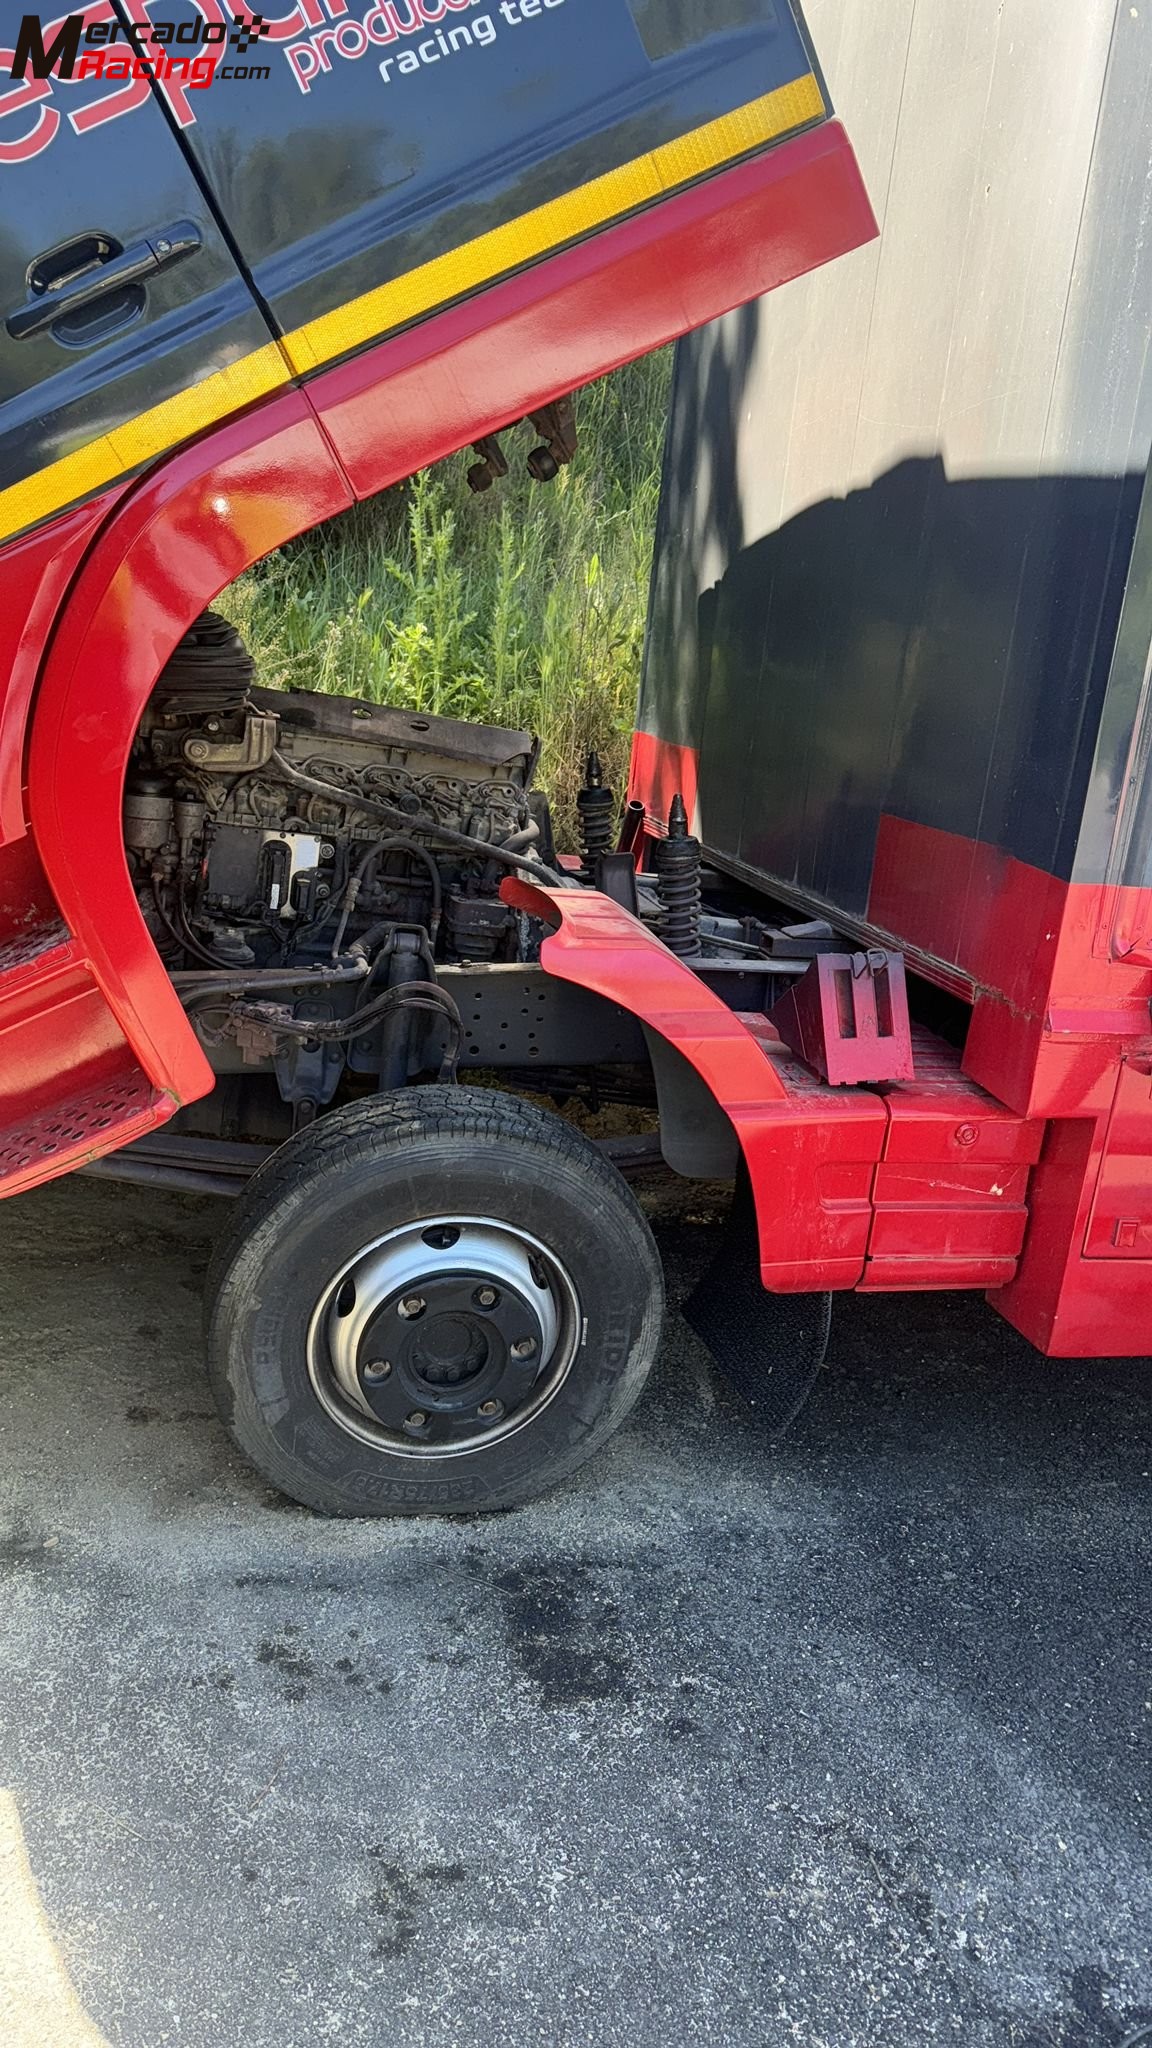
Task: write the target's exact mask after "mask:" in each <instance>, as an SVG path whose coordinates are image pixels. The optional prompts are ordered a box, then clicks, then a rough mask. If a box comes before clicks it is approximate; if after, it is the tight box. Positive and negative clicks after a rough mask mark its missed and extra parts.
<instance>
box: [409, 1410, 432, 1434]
mask: <svg viewBox="0 0 1152 2048" xmlns="http://www.w3.org/2000/svg"><path fill="white" fill-rule="evenodd" d="M427 1420H428V1417H427V1416H426V1415H425V1413H424V1410H423V1409H422V1408H414V1409H413V1410H412V1413H411V1415H407V1416H405V1418H404V1427H405V1429H423V1427H424V1424H425V1423H426V1422H427Z"/></svg>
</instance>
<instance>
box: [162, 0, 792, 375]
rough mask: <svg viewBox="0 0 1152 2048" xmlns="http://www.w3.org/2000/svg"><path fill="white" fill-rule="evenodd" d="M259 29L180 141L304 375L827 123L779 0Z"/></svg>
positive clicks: (488, 5) (274, 22)
mask: <svg viewBox="0 0 1152 2048" xmlns="http://www.w3.org/2000/svg"><path fill="white" fill-rule="evenodd" d="M171 4H172V5H174V6H176V7H177V9H178V8H179V7H180V6H181V5H187V4H188V0H171ZM228 4H229V5H230V6H232V7H234V9H235V10H236V12H237V13H239V12H240V11H241V9H240V0H228ZM261 14H262V17H263V21H264V28H263V30H262V33H261V35H260V37H259V41H258V44H256V45H254V46H253V48H252V50H251V51H250V52H249V53H248V59H247V63H248V67H249V72H250V74H251V73H260V72H264V71H266V72H267V74H268V75H267V76H255V75H250V76H249V78H248V81H247V84H246V85H242V84H241V83H240V82H239V81H238V80H233V81H232V82H230V83H229V84H227V85H225V84H224V83H223V82H221V84H220V85H218V86H217V87H214V89H213V90H212V91H211V92H210V93H204V94H202V95H200V96H199V100H198V103H197V106H196V110H195V112H196V119H195V122H194V123H193V124H191V125H190V126H188V127H187V128H186V129H185V130H184V131H183V135H182V140H183V143H184V146H185V148H186V149H187V150H188V151H189V153H190V154H191V156H192V158H193V159H194V161H195V163H196V165H197V168H198V170H199V171H200V173H201V175H202V177H203V180H204V182H205V185H206V187H207V188H208V189H209V190H210V191H211V192H212V194H213V196H214V198H215V200H216V203H217V206H218V208H219V210H220V212H221V214H222V216H223V217H224V218H225V219H226V220H227V222H228V224H229V229H230V231H231V233H232V235H233V236H234V238H235V243H236V246H237V248H238V250H239V251H240V254H241V256H242V258H243V261H244V263H245V264H246V266H247V267H248V269H249V271H250V273H251V275H252V277H253V280H254V283H255V285H256V287H257V289H258V291H259V293H260V296H261V298H262V300H263V301H264V303H265V304H266V305H267V306H268V307H269V308H270V310H271V313H272V315H273V317H274V319H275V321H276V324H277V327H278V330H279V332H280V333H281V334H282V336H283V337H284V348H285V353H286V355H287V357H288V359H289V361H290V362H291V364H292V366H293V368H294V369H295V370H296V371H297V372H299V373H301V374H307V373H308V372H310V371H314V370H316V369H318V368H321V367H322V366H324V365H325V364H327V363H331V362H333V361H334V360H336V359H337V358H339V357H341V356H345V355H348V354H349V353H351V352H352V351H354V350H356V349H358V348H360V347H362V346H365V345H367V344H370V343H371V342H373V341H375V340H376V339H378V338H379V337H381V336H383V335H385V334H388V333H391V332H393V331H395V330H396V329H398V328H401V327H404V326H406V325H408V324H410V323H411V322H413V321H417V320H420V319H421V318H423V317H425V316H426V315H428V314H429V313H431V312H434V311H435V310H437V309H439V308H440V307H442V306H445V305H447V304H450V303H452V302H453V301H456V300H459V299H461V298H464V297H467V296H469V295H470V294H472V293H473V292H475V291H477V290H479V289H481V288H482V287H484V286H485V285H488V284H490V283H492V282H494V281H495V279H497V278H498V277H503V276H507V275H509V274H510V273H512V272H514V271H516V270H518V269H521V268H523V267H524V266H526V265H528V264H531V263H533V262H535V261H537V260H538V259H539V258H540V257H542V256H545V255H547V254H549V253H551V252H552V251H554V250H557V249H559V248H562V247H564V246H566V245H569V244H571V243H573V242H578V241H581V240H583V239H584V238H585V237H586V236H588V235H590V234H593V233H595V232H596V231H597V230H598V229H599V228H602V227H604V226H605V225H607V223H608V222H609V221H613V220H618V219H620V218H622V217H623V216H625V215H627V214H629V213H632V212H635V211H638V210H640V209H642V208H647V207H649V206H651V205H652V204H653V203H654V202H657V201H659V200H660V199H662V198H664V197H666V196H667V194H668V193H669V192H670V191H672V190H675V189H677V188H678V187H680V186H683V185H687V184H691V183H693V182H695V181H696V180H698V179H700V178H703V177H706V176H708V175H709V174H710V173H711V172H713V171H716V170H718V169H720V168H722V167H724V166H726V165H728V164H731V163H733V162H734V161H736V160H738V159H739V158H741V157H743V156H746V155H749V154H751V153H754V152H756V151H758V150H760V149H763V148H765V147H767V146H768V145H770V144H771V143H773V142H775V141H778V140H780V139H782V138H783V137H784V136H785V135H791V134H795V133H796V132H797V131H798V130H799V129H802V128H805V127H808V126H811V125H813V124H814V123H816V122H818V121H821V120H823V119H824V118H825V117H826V113H827V104H826V101H825V98H824V95H823V91H822V88H821V85H820V83H819V80H818V78H817V77H816V75H815V71H814V59H813V56H812V53H811V50H810V48H809V46H808V44H807V41H806V39H805V35H804V32H803V30H802V27H801V25H800V23H799V20H798V17H797V16H796V15H795V14H794V12H793V11H792V9H791V8H790V7H789V5H788V4H787V0H262V6H261Z"/></svg>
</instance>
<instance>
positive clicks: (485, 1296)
mask: <svg viewBox="0 0 1152 2048" xmlns="http://www.w3.org/2000/svg"><path fill="white" fill-rule="evenodd" d="M499 1299H500V1296H499V1295H498V1293H497V1292H496V1289H495V1288H494V1287H478V1288H477V1289H476V1306H477V1308H495V1306H496V1303H497V1302H498V1301H499Z"/></svg>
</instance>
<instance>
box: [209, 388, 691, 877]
mask: <svg viewBox="0 0 1152 2048" xmlns="http://www.w3.org/2000/svg"><path fill="white" fill-rule="evenodd" d="M669 374H670V356H669V352H667V351H664V352H662V353H660V354H657V355H655V356H650V357H648V358H647V359H646V360H645V361H643V362H640V363H633V364H631V365H629V366H628V367H627V368H626V369H623V370H620V371H617V373H616V374H615V376H613V377H609V378H606V379H605V380H604V381H603V382H602V383H600V384H596V385H593V386H591V387H589V389H588V390H587V391H585V392H584V393H582V394H581V397H580V399H579V401H578V406H577V414H578V419H579V425H580V451H579V453H578V454H577V456H576V458H575V460H574V462H573V463H572V464H571V466H570V467H569V468H567V469H564V470H562V471H561V473H560V476H559V477H558V479H557V480H556V482H555V483H553V484H550V485H540V484H534V483H532V482H531V481H530V480H529V478H528V476H527V474H526V472H525V470H524V458H525V456H526V455H527V452H528V449H529V448H530V447H531V446H532V441H531V439H530V438H529V435H530V431H531V430H530V429H529V428H518V429H516V430H514V431H513V432H512V433H510V434H509V435H508V436H507V437H506V438H505V441H504V449H505V454H506V455H507V456H508V457H509V461H510V465H511V474H510V475H509V476H508V478H507V479H506V480H505V481H504V482H502V483H497V484H496V485H495V486H494V488H493V489H492V490H491V491H490V492H488V493H487V494H486V495H484V496H482V497H474V496H473V495H472V493H471V492H470V491H469V489H468V486H467V482H466V478H465V472H466V470H467V468H468V458H467V457H464V456H458V457H455V458H454V459H453V460H452V461H450V462H447V463H442V464H441V465H440V466H439V467H438V468H436V469H434V470H425V471H423V472H421V474H420V475H418V476H416V477H414V478H413V479H412V481H411V482H410V483H409V484H406V485H404V486H402V487H400V488H399V489H397V490H393V491H386V492H384V493H383V495H382V496H381V497H380V498H378V499H375V500H373V501H372V502H371V503H369V504H366V505H359V506H356V507H355V508H354V509H353V510H352V511H350V512H347V513H342V514H341V515H340V516H339V517H338V518H336V519H333V520H330V521H329V522H328V523H327V524H326V525H325V526H322V527H318V528H317V529H315V530H314V531H313V532H312V533H309V534H306V535H304V536H303V537H302V538H301V539H300V540H298V541H295V542H293V543H291V544H290V545H289V546H288V547H286V548H283V549H281V550H280V552H279V553H278V554H276V555H273V556H271V557H269V559H268V560H267V561H265V562H262V563H260V564H258V565H257V567H255V568H254V569H252V570H250V571H249V572H248V573H247V575H245V576H243V577H241V579H240V580H239V582H237V583H235V584H233V585H232V587H231V589H230V590H229V591H227V592H226V593H225V595H224V597H223V598H222V599H221V600H220V609H221V610H223V611H225V612H227V614H228V616H229V617H230V618H232V619H233V620H234V622H235V623H236V625H237V626H239V628H240V630H241V631H242V632H243V634H244V636H245V638H246V639H247V641H248V644H249V646H250V647H251V649H252V652H253V654H254V656H255V657H256V662H257V668H258V673H259V676H260V680H261V681H262V682H263V683H266V684H268V685H270V686H272V687H278V688H296V689H309V690H327V691H332V692H334V693H337V694H340V695H347V696H353V697H361V698H367V699H370V700H371V701H373V702H376V703H386V704H394V705H396V706H398V707H400V708H402V709H407V710H416V711H431V712H437V713H440V714H441V715H443V716H446V717H451V718H469V719H476V720H479V721H482V722H484V723H487V724H492V725H505V726H511V727H514V728H521V727H524V728H527V729H529V730H531V731H532V732H534V733H537V734H538V735H539V738H540V741H541V748H542V755H541V780H542V782H543V785H544V787H545V788H546V789H547V790H548V792H549V795H550V796H551V798H552V800H553V804H554V808H555V811H556V815H557V829H558V835H559V837H560V842H561V844H562V845H570V844H572V843H573V830H574V821H575V806H574V801H573V799H574V797H575V792H576V789H577V788H578V787H579V784H580V782H581V781H582V779H583V763H584V756H585V754H586V753H587V751H588V749H589V747H592V746H595V747H597V748H598V749H599V751H600V754H601V758H602V760H603V761H604V765H605V768H606V770H607V771H608V775H609V779H610V780H611V781H612V784H613V787H614V788H615V789H616V790H617V791H618V792H622V791H623V787H624V782H625V778H626V774H627V756H628V740H629V735H630V733H631V730H632V723H633V713H634V710H635V704H636V693H637V688H638V684H639V676H640V659H641V653H642V648H643V636H644V615H645V609H646V605H647V598H648V575H649V568H650V565H651V557H652V540H653V534H654V531H655V524H656V505H657V499H658V496H659V485H660V458H661V450H662V444H663V436H664V420H665V415H666V411H667V403H668V380H669Z"/></svg>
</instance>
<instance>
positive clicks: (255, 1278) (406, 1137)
mask: <svg viewBox="0 0 1152 2048" xmlns="http://www.w3.org/2000/svg"><path fill="white" fill-rule="evenodd" d="M663 1304H664V1289H663V1278H662V1274H661V1269H660V1261H659V1255H658V1253H657V1251H656V1247H655V1245H654V1243H653V1241H652V1234H651V1232H650V1230H649V1228H648V1225H647V1223H646V1221H645V1219H644V1217H643V1215H642V1214H641V1212H640V1209H639V1208H638V1206H637V1204H636V1202H635V1200H634V1198H633V1196H632V1194H631V1192H630V1190H629V1189H628V1187H627V1185H626V1184H625V1182H624V1180H623V1179H622V1178H621V1176H620V1174H619V1173H618V1172H617V1171H616V1169H615V1167H614V1166H612V1165H611V1164H610V1163H609V1162H608V1161H607V1160H605V1159H603V1158H602V1157H601V1156H600V1154H599V1153H598V1152H597V1150H596V1148H595V1147H594V1146H593V1145H591V1144H590V1143H589V1142H588V1140H587V1139H586V1138H584V1137H582V1136H581V1135H580V1133H579V1132H577V1131H574V1130H573V1129H572V1128H571V1127H570V1126H569V1125H567V1124H565V1123H563V1122H561V1120H560V1119H559V1118H558V1117H555V1116H551V1115H549V1114H547V1113H546V1112H545V1111H543V1110H540V1109H537V1108H534V1107H533V1106H531V1105H530V1104H528V1103H525V1102H521V1101H519V1100H517V1099H516V1098H515V1097H511V1096H507V1095H500V1094H497V1093H495V1092H489V1091H488V1090H481V1089H468V1088H446V1087H428V1088H409V1089H405V1090H403V1091H401V1092H399V1093H397V1094H393V1095H382V1096H375V1097H373V1098H372V1100H371V1101H369V1102H363V1103H357V1104H354V1105H352V1106H351V1107H348V1108H344V1109H339V1110H336V1111H334V1112H333V1113H332V1114H331V1115H330V1116H326V1117H324V1118H323V1119H322V1121H321V1122H320V1123H318V1124H315V1125H313V1126H312V1127H311V1128H310V1129H309V1130H307V1131H305V1132H303V1133H301V1134H300V1135H299V1136H297V1137H296V1138H294V1139H292V1140H291V1141H290V1142H289V1143H288V1144H287V1145H285V1146H284V1147H283V1148H282V1149H281V1150H280V1151H278V1152H277V1153H276V1154H275V1155H274V1157H273V1158H272V1159H270V1160H269V1161H268V1163H267V1165H266V1166H264V1167H262V1168H261V1170H260V1172H259V1173H257V1174H256V1175H255V1176H254V1178H253V1179H252V1181H251V1182H250V1183H249V1185H248V1187H247V1189H246V1190H245V1193H244V1195H243V1197H242V1198H241V1200H240V1201H239V1202H238V1203H237V1214H236V1217H235V1221H234V1225H233V1228H232V1229H231V1230H230V1231H229V1232H228V1234H227V1236H226V1238H225V1240H224V1241H223V1243H222V1244H221V1245H220V1247H219V1249H218V1251H217V1254H216V1257H215V1259H214V1261H213V1265H212V1269H211V1272H210V1274H209V1281H208V1299H207V1305H206V1309H207V1348H208V1367H209V1374H210V1378H211V1382H212V1388H213V1392H214V1394H215V1397H216V1402H217V1405H218V1407H219V1410H220V1414H221V1417H222V1419H223V1421H224V1423H225V1425H226V1427H227V1428H228V1429H229V1431H230V1432H231V1434H232V1436H233V1438H234V1439H235V1441H236V1443H237V1444H238V1445H239V1447H240V1449H241V1450H242V1451H243V1452H244V1453H245V1455H246V1456H247V1457H248V1458H249V1459H250V1460H251V1461H252V1463H253V1464H254V1465H255V1466H256V1467H257V1469H258V1470H259V1471H260V1472H261V1473H262V1474H263V1476H264V1478H265V1479H267V1480H268V1481H270V1483H271V1484H272V1485H273V1486H275V1487H277V1488H278V1489H279V1490H280V1492H282V1493H286V1494H288V1495H289V1496H290V1497H291V1498H292V1499H293V1500H296V1501H300V1502H302V1503H303V1504H304V1505H305V1506H307V1507H311V1508H316V1509H318V1510H319V1511H320V1512H321V1513H322V1514H329V1515H414V1514H439V1515H451V1514H476V1513H482V1512H486V1511H490V1510H494V1509H499V1508H510V1507H515V1506H517V1505H518V1504H519V1503H521V1502H523V1501H527V1500H531V1499H533V1498H534V1497H535V1495H537V1494H539V1493H542V1492H543V1491H544V1490H545V1489H546V1488H548V1487H551V1486H555V1485H557V1484H558V1483H559V1482H560V1481H561V1480H563V1479H566V1478H567V1477H568V1476H569V1474H570V1473H573V1472H575V1471H576V1470H577V1469H578V1467H579V1466H581V1465H583V1464H584V1462H585V1461H586V1459H588V1458H590V1457H591V1456H592V1455H593V1453H594V1452H595V1451H596V1450H598V1449H599V1447H600V1445H601V1444H602V1443H604V1442H605V1441H606V1440H607V1438H608V1437H610V1436H611V1435H612V1433H613V1431H614V1430H616V1429H618V1428H619V1426H620V1424H621V1423H622V1422H623V1420H624V1418H625V1416H626V1415H627V1414H628V1412H629V1410H630V1409H631V1407H632V1405H633V1403H634V1402H635V1400H636V1398H637V1396H638V1394H639V1393H640V1389H641V1387H642V1386H643V1384H644V1380H645V1378H646V1376H647V1373H648V1368H649V1366H650V1365H651V1362H652V1358H653V1355H654V1353H655V1350H656V1347H657V1343H658V1341H659V1336H660V1325H661V1320H662V1315H663Z"/></svg>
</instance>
